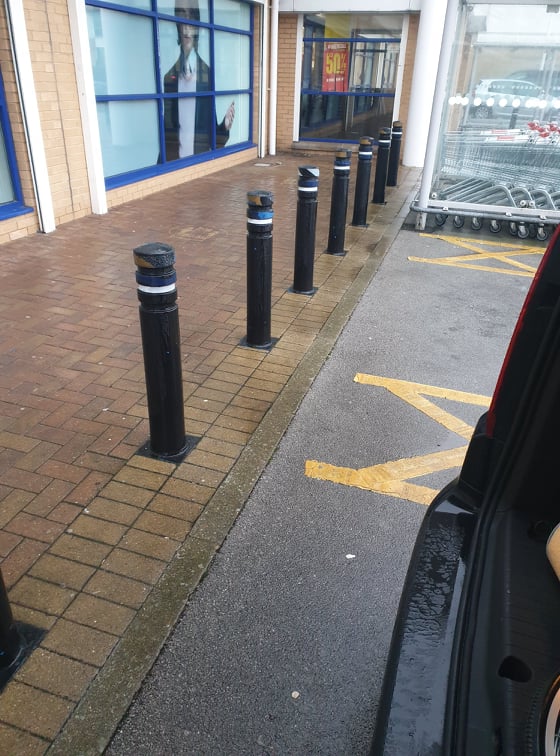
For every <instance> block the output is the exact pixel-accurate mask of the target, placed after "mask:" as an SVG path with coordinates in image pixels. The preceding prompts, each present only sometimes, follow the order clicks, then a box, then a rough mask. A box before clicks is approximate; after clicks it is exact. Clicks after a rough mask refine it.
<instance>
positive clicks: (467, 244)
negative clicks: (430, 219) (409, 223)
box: [408, 234, 544, 278]
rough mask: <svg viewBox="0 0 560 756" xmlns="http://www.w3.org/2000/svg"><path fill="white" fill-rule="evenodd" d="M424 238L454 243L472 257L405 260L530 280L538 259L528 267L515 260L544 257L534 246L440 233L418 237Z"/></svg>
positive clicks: (526, 264) (456, 256)
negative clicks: (495, 249) (468, 252)
mask: <svg viewBox="0 0 560 756" xmlns="http://www.w3.org/2000/svg"><path fill="white" fill-rule="evenodd" d="M421 236H424V237H426V238H430V239H439V240H440V241H444V242H447V243H449V244H453V245H454V246H456V247H462V248H463V249H468V250H470V252H471V254H468V255H452V256H447V257H413V256H410V257H409V258H408V259H409V260H410V261H411V262H423V263H429V264H430V265H449V266H451V267H454V268H468V269H470V270H484V271H488V272H490V273H502V274H504V275H507V276H524V277H527V278H532V277H533V276H534V274H535V271H536V270H537V267H538V263H539V262H540V259H539V260H536V265H529V264H528V263H524V262H523V261H522V260H518V259H516V258H518V257H526V256H528V255H538V256H539V258H541V257H542V256H543V254H544V249H543V248H542V247H533V246H529V245H527V246H519V245H518V244H517V245H514V244H512V243H509V244H506V243H505V242H494V241H486V240H485V241H473V240H472V239H465V238H463V237H461V236H442V235H439V234H421ZM486 247H494V248H496V247H497V248H499V249H501V250H502V251H500V252H494V251H490V250H488V249H486ZM482 260H494V261H496V262H500V263H504V264H505V265H506V266H508V267H496V266H492V265H482V264H480V263H479V261H482Z"/></svg>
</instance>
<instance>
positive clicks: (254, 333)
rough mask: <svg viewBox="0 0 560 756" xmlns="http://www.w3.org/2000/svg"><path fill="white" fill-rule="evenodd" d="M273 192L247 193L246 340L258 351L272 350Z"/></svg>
mask: <svg viewBox="0 0 560 756" xmlns="http://www.w3.org/2000/svg"><path fill="white" fill-rule="evenodd" d="M273 215H274V212H273V210H272V192H266V191H261V190H260V189H256V190H254V191H251V192H247V337H246V339H245V340H244V343H245V344H246V345H247V346H249V347H253V348H255V349H268V348H269V347H271V346H272V338H271V331H270V329H271V311H272V218H273Z"/></svg>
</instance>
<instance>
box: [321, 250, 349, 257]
mask: <svg viewBox="0 0 560 756" xmlns="http://www.w3.org/2000/svg"><path fill="white" fill-rule="evenodd" d="M323 254H324V255H331V256H332V257H344V256H345V255H347V254H348V250H347V249H344V250H343V251H342V252H329V250H328V249H326V250H325V251H324V252H323Z"/></svg>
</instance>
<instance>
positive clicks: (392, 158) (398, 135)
mask: <svg viewBox="0 0 560 756" xmlns="http://www.w3.org/2000/svg"><path fill="white" fill-rule="evenodd" d="M401 142H402V123H401V122H400V121H393V129H392V131H391V148H390V150H389V168H388V170H387V186H396V185H397V176H398V173H399V162H400V159H401Z"/></svg>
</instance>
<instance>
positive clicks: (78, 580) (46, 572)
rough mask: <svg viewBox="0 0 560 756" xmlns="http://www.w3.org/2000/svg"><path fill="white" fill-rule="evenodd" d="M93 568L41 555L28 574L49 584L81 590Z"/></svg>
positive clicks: (48, 555) (51, 555)
mask: <svg viewBox="0 0 560 756" xmlns="http://www.w3.org/2000/svg"><path fill="white" fill-rule="evenodd" d="M94 572H95V568H94V567H91V566H89V565H86V564H80V563H79V562H71V561H70V560H69V559H62V558H60V557H57V556H54V555H53V554H43V556H41V557H39V559H38V560H37V561H36V562H35V564H34V565H33V567H32V568H31V569H30V571H29V574H30V575H32V576H34V577H37V578H41V579H42V580H48V581H50V582H51V583H56V584H57V585H61V586H65V587H68V588H73V589H74V590H81V589H82V588H83V587H84V585H85V584H86V583H87V581H88V580H89V578H90V577H91V576H92V575H93V573H94Z"/></svg>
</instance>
